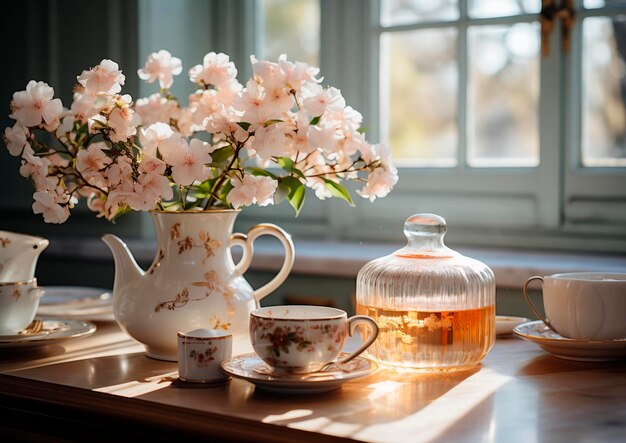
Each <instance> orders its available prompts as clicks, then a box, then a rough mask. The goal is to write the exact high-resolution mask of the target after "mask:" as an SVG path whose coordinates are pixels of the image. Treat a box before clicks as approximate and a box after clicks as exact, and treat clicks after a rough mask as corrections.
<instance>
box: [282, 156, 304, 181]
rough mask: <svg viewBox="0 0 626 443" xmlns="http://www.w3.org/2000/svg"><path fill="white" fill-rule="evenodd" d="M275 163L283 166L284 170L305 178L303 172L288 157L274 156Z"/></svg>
mask: <svg viewBox="0 0 626 443" xmlns="http://www.w3.org/2000/svg"><path fill="white" fill-rule="evenodd" d="M276 163H278V166H280V167H281V168H283V169H284V170H285V171H287V172H290V173H292V174H294V175H297V176H298V177H300V178H304V179H306V177H305V176H304V173H303V172H302V171H301V170H299V169H298V168H296V164H295V163H294V162H293V160H292V159H290V158H289V157H278V158H276Z"/></svg>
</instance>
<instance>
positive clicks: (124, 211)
mask: <svg viewBox="0 0 626 443" xmlns="http://www.w3.org/2000/svg"><path fill="white" fill-rule="evenodd" d="M130 212H133V210H132V209H130V207H129V206H124V207H121V208H119V209H118V210H117V212H116V213H115V215H114V216H113V218H111V222H112V223H115V222H116V221H117V219H118V218H120V217H121V216H122V215H124V214H128V213H130Z"/></svg>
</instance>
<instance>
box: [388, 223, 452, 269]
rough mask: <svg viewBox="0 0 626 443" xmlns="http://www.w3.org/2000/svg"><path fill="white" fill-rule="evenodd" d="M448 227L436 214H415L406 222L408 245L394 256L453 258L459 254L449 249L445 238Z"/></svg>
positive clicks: (405, 233) (405, 229) (405, 232)
mask: <svg viewBox="0 0 626 443" xmlns="http://www.w3.org/2000/svg"><path fill="white" fill-rule="evenodd" d="M447 230H448V226H447V225H446V221H445V220H444V218H443V217H441V216H439V215H436V214H428V213H422V214H414V215H412V216H410V217H409V218H407V219H406V221H405V222H404V235H405V236H406V238H407V240H408V243H407V245H406V246H405V247H404V248H402V249H400V250H398V251H396V252H395V253H394V255H395V256H396V257H402V258H414V259H432V258H452V257H455V256H458V255H459V254H458V253H457V252H455V251H453V250H452V249H450V248H448V247H447V246H446V245H445V244H444V242H443V238H444V236H445V235H446V232H447Z"/></svg>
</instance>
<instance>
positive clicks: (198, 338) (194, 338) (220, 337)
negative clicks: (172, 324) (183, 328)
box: [176, 331, 233, 341]
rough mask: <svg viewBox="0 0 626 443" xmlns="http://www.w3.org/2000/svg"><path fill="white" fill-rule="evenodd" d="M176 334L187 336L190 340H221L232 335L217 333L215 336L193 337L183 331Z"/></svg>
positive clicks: (181, 336) (182, 336)
mask: <svg viewBox="0 0 626 443" xmlns="http://www.w3.org/2000/svg"><path fill="white" fill-rule="evenodd" d="M176 335H178V336H179V337H180V338H188V339H192V340H202V341H204V340H223V339H226V338H229V337H232V336H233V335H232V334H226V335H218V336H216V337H194V336H193V335H187V334H185V333H184V332H180V331H179V332H177V333H176Z"/></svg>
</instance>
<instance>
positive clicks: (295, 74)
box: [278, 55, 321, 91]
mask: <svg viewBox="0 0 626 443" xmlns="http://www.w3.org/2000/svg"><path fill="white" fill-rule="evenodd" d="M278 66H279V67H280V69H281V70H282V71H283V72H284V73H285V82H286V83H287V84H288V85H289V87H290V89H293V90H296V91H298V90H299V89H300V88H303V87H304V85H305V84H309V83H318V82H320V81H321V80H318V79H316V78H315V76H316V75H317V74H319V72H320V70H319V68H317V67H315V66H310V65H308V64H306V63H303V62H289V61H287V57H286V56H284V55H281V56H280V57H279V58H278Z"/></svg>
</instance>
